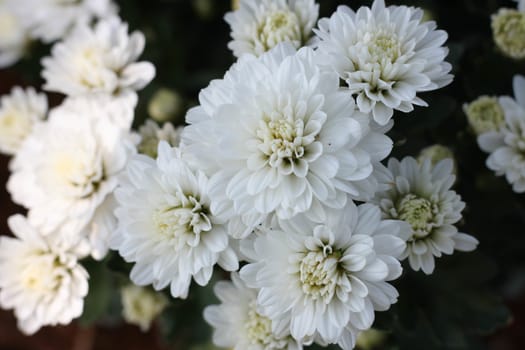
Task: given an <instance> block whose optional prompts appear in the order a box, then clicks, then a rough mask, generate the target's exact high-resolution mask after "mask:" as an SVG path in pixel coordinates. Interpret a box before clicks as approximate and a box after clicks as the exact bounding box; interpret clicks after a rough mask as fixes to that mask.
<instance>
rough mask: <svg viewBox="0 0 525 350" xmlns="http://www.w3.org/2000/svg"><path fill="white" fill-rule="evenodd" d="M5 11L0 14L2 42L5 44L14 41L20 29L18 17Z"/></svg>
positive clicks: (0, 37)
mask: <svg viewBox="0 0 525 350" xmlns="http://www.w3.org/2000/svg"><path fill="white" fill-rule="evenodd" d="M4 11H5V10H4ZM4 11H2V12H1V13H0V41H1V42H2V43H4V44H5V43H9V41H10V40H13V37H15V36H16V35H17V32H18V31H19V30H20V28H19V25H18V23H17V19H16V17H15V16H13V15H12V14H10V13H9V12H7V11H5V12H4Z"/></svg>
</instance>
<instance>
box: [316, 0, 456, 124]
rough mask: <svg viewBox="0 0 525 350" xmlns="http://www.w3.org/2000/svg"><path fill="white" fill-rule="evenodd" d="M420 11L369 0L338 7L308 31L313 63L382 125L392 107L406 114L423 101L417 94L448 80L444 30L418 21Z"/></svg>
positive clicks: (423, 104)
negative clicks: (332, 74)
mask: <svg viewBox="0 0 525 350" xmlns="http://www.w3.org/2000/svg"><path fill="white" fill-rule="evenodd" d="M422 16H423V11H422V10H421V9H416V8H413V7H406V6H389V7H385V2H384V0H375V1H374V3H373V4H372V8H371V9H370V8H368V7H361V8H359V9H358V10H357V12H354V11H353V10H352V9H350V8H349V7H347V6H340V7H339V8H338V9H337V11H336V12H335V13H334V14H333V15H332V16H331V17H330V18H322V19H320V20H319V23H318V26H319V29H314V31H315V33H316V34H317V36H318V38H319V39H320V40H319V42H318V43H317V46H318V50H317V51H318V53H319V62H320V64H321V65H324V66H325V67H326V69H329V70H335V71H336V72H337V73H338V74H339V76H340V78H341V79H343V80H344V81H345V82H346V84H347V86H348V91H349V92H350V93H351V94H352V95H354V96H356V101H357V106H358V108H359V110H360V111H361V112H364V113H368V112H370V111H371V112H372V113H373V117H374V120H375V121H376V122H377V123H379V124H381V125H385V124H386V123H387V122H388V121H389V120H390V119H391V117H392V115H393V111H394V109H395V110H399V111H402V112H410V111H412V110H413V109H414V107H413V105H418V106H426V105H427V104H426V103H425V102H424V101H423V100H421V99H420V98H419V97H417V96H416V94H417V93H418V92H423V91H430V90H435V89H438V88H440V87H443V86H445V85H448V84H449V83H450V82H451V81H452V75H450V74H448V73H449V72H450V70H451V68H452V66H451V65H450V64H449V63H447V62H445V61H444V59H445V57H446V56H447V54H448V49H447V48H446V47H443V46H441V45H443V43H444V42H445V41H446V40H447V33H446V32H445V31H443V30H436V23H435V22H433V21H428V22H423V21H422Z"/></svg>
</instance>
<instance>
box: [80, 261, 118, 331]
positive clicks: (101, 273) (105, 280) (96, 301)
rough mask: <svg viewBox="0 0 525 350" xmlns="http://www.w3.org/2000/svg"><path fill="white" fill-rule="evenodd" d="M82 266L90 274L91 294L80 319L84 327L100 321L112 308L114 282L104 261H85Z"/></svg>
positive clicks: (87, 298) (85, 302)
mask: <svg viewBox="0 0 525 350" xmlns="http://www.w3.org/2000/svg"><path fill="white" fill-rule="evenodd" d="M82 265H83V266H84V267H85V268H86V270H87V271H88V273H89V292H88V295H87V297H86V299H85V300H84V312H83V313H82V316H81V317H80V318H79V322H80V324H81V325H83V326H88V325H91V324H93V323H94V322H96V321H98V320H100V319H101V318H102V317H103V316H104V314H105V313H106V311H107V310H108V308H109V307H110V303H111V299H112V293H113V289H114V288H113V281H112V278H111V274H110V271H109V270H108V268H107V266H106V264H105V262H104V261H94V260H92V259H89V260H85V261H83V262H82Z"/></svg>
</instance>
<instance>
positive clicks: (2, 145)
mask: <svg viewBox="0 0 525 350" xmlns="http://www.w3.org/2000/svg"><path fill="white" fill-rule="evenodd" d="M0 16H1V14H0ZM46 114H47V98H46V95H44V94H38V93H37V92H36V91H35V89H33V88H31V87H29V88H27V89H25V90H24V89H22V88H20V87H18V86H16V87H14V88H13V89H12V90H11V93H10V94H9V95H5V96H2V98H1V100H0V152H2V153H5V154H10V155H13V154H15V153H16V152H17V151H18V149H19V148H20V145H21V144H22V142H23V141H24V140H25V138H26V137H27V136H28V135H29V134H30V133H31V130H33V125H34V124H35V123H37V122H39V121H41V120H43V119H44V118H45V117H46Z"/></svg>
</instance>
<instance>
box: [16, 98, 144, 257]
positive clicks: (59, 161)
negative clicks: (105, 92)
mask: <svg viewBox="0 0 525 350" xmlns="http://www.w3.org/2000/svg"><path fill="white" fill-rule="evenodd" d="M130 97H133V95H131V96H130ZM134 105H135V99H134V98H131V99H130V100H128V99H124V98H123V97H122V98H120V99H114V98H110V97H108V96H91V97H89V98H87V97H86V98H76V99H68V100H66V101H65V103H64V104H63V105H61V106H59V107H57V108H56V109H54V110H52V111H51V112H50V114H49V119H48V121H47V122H45V123H40V124H37V125H35V127H34V130H33V133H32V134H31V135H30V136H29V137H27V139H26V141H25V142H24V144H23V145H22V147H21V148H20V150H19V151H18V153H17V154H16V157H15V158H14V159H13V161H12V164H11V167H12V169H11V170H12V171H13V174H12V175H11V177H10V178H9V181H8V184H7V187H8V190H9V192H10V193H11V195H12V198H13V200H14V201H15V202H16V203H18V204H21V205H23V206H25V207H26V208H28V209H29V214H28V216H29V220H30V221H31V222H32V224H34V225H35V226H36V227H38V228H39V230H41V231H42V233H43V234H45V235H47V234H51V233H53V232H55V231H57V230H58V231H60V232H62V233H63V234H64V235H66V236H67V235H72V234H73V235H79V236H81V237H85V239H87V240H89V241H90V242H91V246H92V252H91V254H92V255H93V256H94V257H95V258H97V259H99V258H102V257H103V256H104V255H105V254H106V251H107V238H108V237H107V236H108V235H109V233H110V232H111V231H112V230H113V229H114V226H115V222H114V221H115V219H114V218H113V213H112V210H113V199H112V198H111V194H112V192H113V191H114V189H115V188H116V186H117V184H118V181H117V175H118V174H119V173H120V172H121V171H122V170H123V169H124V168H125V166H126V163H127V161H128V158H129V155H130V153H131V152H133V151H134V149H135V147H134V145H133V143H132V142H131V140H130V136H129V127H130V125H131V120H132V118H133V108H134Z"/></svg>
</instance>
